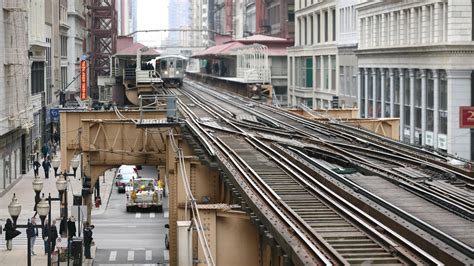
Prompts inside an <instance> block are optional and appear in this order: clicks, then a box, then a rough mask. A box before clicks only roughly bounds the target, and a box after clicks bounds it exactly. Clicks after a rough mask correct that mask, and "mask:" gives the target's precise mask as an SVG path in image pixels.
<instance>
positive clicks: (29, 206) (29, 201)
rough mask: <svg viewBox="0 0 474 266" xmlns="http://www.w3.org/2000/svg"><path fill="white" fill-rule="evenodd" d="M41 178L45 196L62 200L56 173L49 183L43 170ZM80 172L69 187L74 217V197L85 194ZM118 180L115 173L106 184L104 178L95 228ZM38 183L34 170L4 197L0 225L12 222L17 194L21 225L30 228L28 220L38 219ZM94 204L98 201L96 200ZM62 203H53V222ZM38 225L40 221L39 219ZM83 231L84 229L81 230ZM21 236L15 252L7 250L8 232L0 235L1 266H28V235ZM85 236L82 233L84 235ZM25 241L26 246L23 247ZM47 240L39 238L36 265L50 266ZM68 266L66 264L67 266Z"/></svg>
mask: <svg viewBox="0 0 474 266" xmlns="http://www.w3.org/2000/svg"><path fill="white" fill-rule="evenodd" d="M39 172H40V177H41V178H42V180H43V190H42V191H41V193H44V195H45V197H47V196H48V193H51V197H58V191H57V189H56V179H55V178H54V170H53V169H51V172H50V174H49V179H45V178H44V170H43V168H40V171H39ZM80 175H81V174H80V171H79V170H78V171H77V174H76V178H73V177H69V184H68V205H69V206H68V208H69V215H71V206H72V202H73V194H81V187H82V184H81V180H80V179H79V177H80ZM113 178H114V171H113V170H108V171H106V172H105V183H103V180H104V179H103V177H101V178H100V180H99V182H101V183H100V194H101V199H102V205H101V206H100V207H99V208H95V206H93V209H92V224H94V216H95V215H100V214H102V213H103V212H104V211H105V209H106V207H107V204H108V201H109V195H110V192H111V190H112V180H113ZM33 179H34V174H33V170H31V171H30V172H28V173H27V174H25V175H23V177H22V178H21V179H20V180H19V181H18V182H17V183H16V184H15V185H14V186H13V187H12V188H11V189H10V190H9V191H8V192H6V193H4V194H3V195H2V196H1V197H0V225H1V226H2V228H3V226H4V224H5V221H6V219H8V218H10V214H9V213H8V204H10V202H11V200H12V197H13V193H15V194H16V197H17V199H18V203H19V204H20V205H21V214H20V216H19V217H18V221H17V223H18V224H26V223H27V221H28V219H29V218H31V217H32V216H33V215H34V211H33V207H34V198H35V192H34V190H33V186H32V182H33ZM93 200H94V199H93ZM59 215H60V211H59V202H57V201H53V202H52V203H51V217H52V218H53V219H59ZM37 221H40V219H39V217H37ZM56 225H57V227H58V230H59V221H57V222H56ZM81 228H82V226H81ZM23 234H24V232H23V231H22V234H20V236H21V237H22V238H23V239H21V237H20V236H18V237H16V238H15V239H13V250H11V251H7V250H6V246H5V235H4V232H1V234H0V265H21V266H24V265H26V264H27V251H26V248H27V247H26V235H25V236H22V235H23ZM81 235H82V232H81ZM22 241H23V243H22ZM43 246H44V245H43V239H42V238H41V230H40V232H39V236H38V237H37V238H36V244H35V247H34V251H35V253H36V254H38V255H36V256H33V257H32V265H41V266H43V265H46V264H47V255H44V247H43ZM91 252H92V257H94V255H95V246H93V247H92V249H91ZM64 265H66V264H64ZM83 265H92V260H90V261H89V260H87V261H86V263H84V264H83Z"/></svg>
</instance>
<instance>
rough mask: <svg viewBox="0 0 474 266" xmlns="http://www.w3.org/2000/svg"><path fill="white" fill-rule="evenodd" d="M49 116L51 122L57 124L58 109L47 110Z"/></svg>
mask: <svg viewBox="0 0 474 266" xmlns="http://www.w3.org/2000/svg"><path fill="white" fill-rule="evenodd" d="M49 116H50V118H51V121H52V122H55V123H58V122H59V109H58V108H51V109H49Z"/></svg>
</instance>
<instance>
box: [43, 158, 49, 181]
mask: <svg viewBox="0 0 474 266" xmlns="http://www.w3.org/2000/svg"><path fill="white" fill-rule="evenodd" d="M50 168H51V163H50V162H49V161H48V158H46V159H44V161H43V169H44V178H49V169H50Z"/></svg>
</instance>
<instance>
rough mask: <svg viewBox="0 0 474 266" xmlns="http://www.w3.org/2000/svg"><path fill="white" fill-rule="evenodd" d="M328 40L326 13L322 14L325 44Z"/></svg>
mask: <svg viewBox="0 0 474 266" xmlns="http://www.w3.org/2000/svg"><path fill="white" fill-rule="evenodd" d="M328 40H329V39H328V12H327V11H325V12H324V41H325V42H327V41H328Z"/></svg>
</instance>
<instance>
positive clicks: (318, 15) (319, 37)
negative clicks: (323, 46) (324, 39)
mask: <svg viewBox="0 0 474 266" xmlns="http://www.w3.org/2000/svg"><path fill="white" fill-rule="evenodd" d="M316 23H317V25H318V28H317V29H316V32H317V38H318V43H320V42H321V24H320V23H321V15H320V14H319V13H318V14H316Z"/></svg>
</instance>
